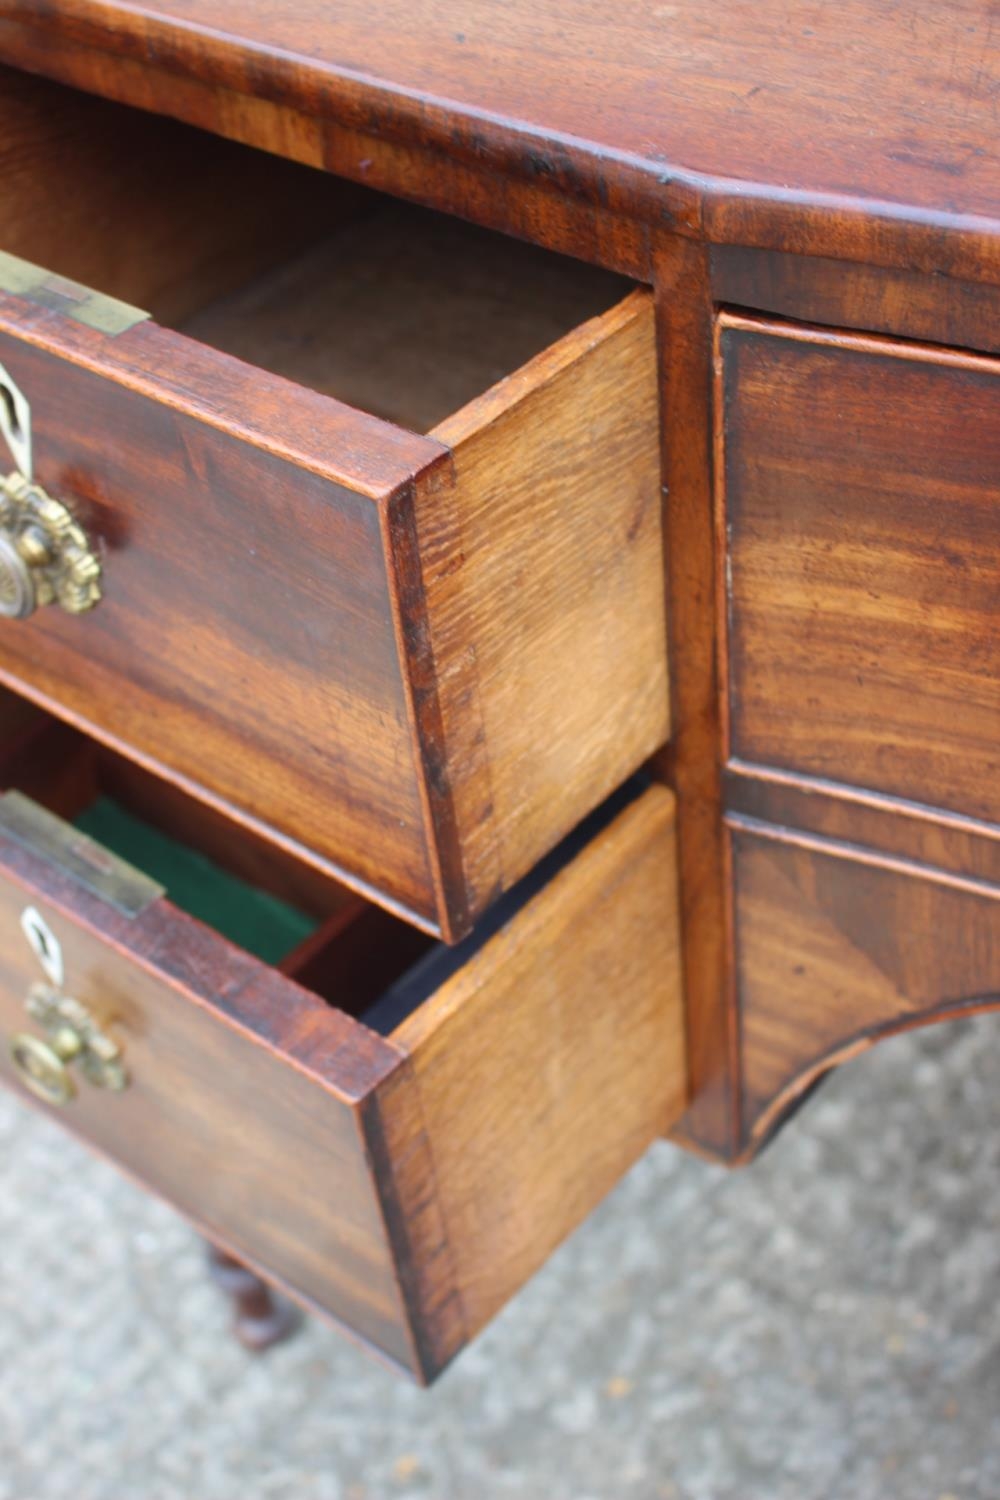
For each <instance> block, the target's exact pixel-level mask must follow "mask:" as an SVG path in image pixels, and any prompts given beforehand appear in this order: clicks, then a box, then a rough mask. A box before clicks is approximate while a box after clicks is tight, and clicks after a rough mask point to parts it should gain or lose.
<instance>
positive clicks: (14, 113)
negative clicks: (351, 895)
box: [0, 72, 668, 940]
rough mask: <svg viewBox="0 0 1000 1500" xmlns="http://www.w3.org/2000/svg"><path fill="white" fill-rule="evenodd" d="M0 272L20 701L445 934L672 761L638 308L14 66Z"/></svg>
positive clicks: (615, 293) (384, 204) (630, 299)
mask: <svg viewBox="0 0 1000 1500" xmlns="http://www.w3.org/2000/svg"><path fill="white" fill-rule="evenodd" d="M0 252H4V253H3V254H0V366H2V367H3V371H2V374H0V429H5V430H6V431H7V433H8V436H9V438H10V440H11V441H10V447H11V450H12V454H13V457H14V458H15V459H18V460H19V462H20V465H21V467H22V468H28V467H30V468H31V469H32V472H33V476H34V478H35V480H36V481H37V482H38V483H39V484H40V485H41V486H42V487H43V489H44V490H45V491H46V492H47V493H48V494H49V495H50V496H51V498H52V499H53V500H55V501H57V502H60V503H61V504H62V505H64V506H65V507H66V509H67V510H68V511H69V512H70V514H71V515H72V517H73V518H74V519H75V521H76V522H77V523H78V526H79V527H80V528H81V530H82V533H83V535H84V538H85V545H86V548H87V549H88V550H89V553H90V554H91V555H92V558H93V561H94V564H95V565H96V566H99V568H100V575H101V576H100V580H99V588H100V593H101V596H102V597H101V598H100V601H99V602H98V603H97V604H96V606H95V607H93V608H92V609H90V610H89V611H88V612H87V613H79V614H73V613H68V612H67V611H66V610H65V609H62V608H60V607H59V605H58V604H57V603H56V604H50V605H47V606H46V607H41V608H37V609H36V610H35V611H34V612H33V613H32V614H31V615H30V617H27V618H18V619H16V620H4V621H0V680H4V681H6V682H7V683H8V685H10V686H13V687H15V688H17V689H18V691H21V692H26V693H29V694H31V695H33V696H34V697H35V699H36V700H37V701H38V702H40V703H42V704H44V705H45V706H47V707H48V708H49V709H50V710H51V711H53V712H55V713H58V714H60V715H62V716H63V717H64V718H66V719H68V720H71V721H72V722H75V723H76V724H78V725H80V726H83V727H84V728H86V729H87V731H88V732H89V733H92V734H94V735H96V736H98V737H100V738H101V739H103V740H104V741H105V742H106V743H108V744H112V745H114V744H117V745H118V746H120V747H127V748H128V750H129V753H130V754H133V755H134V756H136V757H137V758H140V759H142V760H143V761H144V762H145V764H147V765H148V766H149V767H151V768H153V769H155V770H156V771H157V772H158V773H159V774H161V775H165V776H168V777H171V778H172V779H173V780H174V781H175V782H177V783H178V784H180V785H183V786H185V787H186V788H187V789H188V790H190V791H191V792H193V793H194V794H195V795H197V796H199V797H200V798H202V799H203V800H205V801H206V802H211V803H213V804H214V805H215V806H217V807H218V808H220V809H222V810H224V811H226V812H227V813H228V814H230V815H232V816H236V817H238V818H240V819H241V820H242V821H243V822H244V823H246V824H247V825H248V826H252V827H255V828H257V829H258V830H259V831H263V832H265V833H266V834H267V836H268V837H270V838H271V839H272V840H276V841H280V842H282V843H283V844H284V846H285V847H286V848H287V849H289V850H292V851H293V852H295V853H296V855H297V857H299V858H303V859H310V860H312V861H313V862H314V863H316V864H318V865H321V866H324V867H325V868H326V869H327V870H329V871H331V872H332V873H336V874H337V875H338V876H339V877H340V878H342V879H345V880H347V881H348V882H349V883H351V884H352V885H353V886H354V887H355V888H356V889H361V890H364V891H367V892H368V893H370V894H372V895H373V896H374V897H375V898H376V899H377V900H379V901H381V902H383V903H384V904H386V905H389V906H393V907H395V908H396V909H398V910H400V911H403V912H405V913H406V915H407V917H408V918H409V920H411V921H413V922H415V923H417V924H419V925H423V926H424V927H426V928H427V929H428V930H431V931H434V932H439V933H441V934H443V935H444V936H445V937H446V938H447V939H449V940H453V939H455V938H457V937H458V936H460V935H461V934H462V933H463V932H464V931H466V930H468V928H469V927H470V926H471V924H472V922H473V920H474V919H475V917H476V916H477V915H478V914H479V913H480V912H481V911H483V910H484V909H485V908H486V907H487V905H488V904H489V903H490V902H491V901H492V900H493V899H495V897H496V896H497V895H498V894H499V893H500V892H502V891H504V890H506V889H508V888H510V887H511V886H512V885H513V884H514V883H515V882H516V881H517V880H518V879H519V878H520V877H521V876H522V875H524V874H525V873H526V872H527V871H528V870H530V869H531V867H532V866H533V865H534V863H535V862H536V861H537V860H538V859H539V858H540V857H541V856H542V855H543V854H544V853H545V852H546V851H547V850H548V849H550V848H552V847H553V846H554V845H555V844H556V843H557V842H558V841H559V839H561V838H562V837H563V835H564V834H566V833H567V832H568V830H569V829H570V828H572V827H573V826H575V825H576V823H578V822H579V821H580V819H581V818H582V817H583V816H584V815H585V814H586V813H587V812H589V811H590V809H591V808H593V807H594V806H596V805H597V804H598V803H599V802H600V801H601V800H602V799H603V798H604V797H606V796H607V795H608V794H609V793H610V792H611V791H612V790H613V788H614V787H615V786H617V785H619V784H620V783H621V782H622V781H623V780H624V779H625V778H626V777H627V776H628V775H630V774H631V773H632V772H633V771H634V770H635V769H636V768H637V767H638V766H639V765H640V764H641V763H642V761H643V760H644V759H645V758H646V757H648V756H649V755H650V754H651V753H652V752H653V751H654V750H655V749H656V748H657V747H658V746H659V745H661V744H662V743H663V742H664V740H665V739H666V738H667V735H668V719H667V714H668V708H667V704H668V694H667V684H666V637H665V623H664V607H663V585H662V571H663V568H662V554H661V545H662V543H661V518H660V482H659V458H658V436H657V430H658V424H657V392H656V373H655V347H654V334H653V313H652V299H651V296H650V294H649V293H648V292H647V291H645V290H635V289H631V288H630V286H629V284H628V283H626V282H623V281H622V280H621V279H620V278H618V277H615V276H612V275H610V274H608V273H605V272H602V271H598V270H595V269H594V268H592V267H588V266H585V265H582V264H578V263H576V262H573V261H569V260H566V259H564V258H561V257H558V256H554V255H551V254H548V253H546V252H543V251H540V250H538V249H536V248H534V247H531V246H527V245H521V244H518V243H515V242H512V241H508V240H505V239H503V238H502V237H499V236H496V235H492V234H488V233H485V232H481V231H479V230H477V229H474V228H472V227H470V226H468V225H462V224H460V223H457V222H453V221H451V220H447V219H442V218H441V217H440V216H436V215H433V214H428V213H426V212H424V211H422V210H419V209H416V208H412V207H408V206H406V205H403V204H396V203H391V202H388V201H387V200H384V199H380V198H378V197H377V196H376V195H374V194H371V193H368V192H365V191H364V190H362V189H359V188H356V187H354V186H352V185H350V184H347V183H343V182H340V181H338V180H336V179H334V178H332V177H330V176H328V175H326V174H323V173H318V172H315V171H312V170H310V169H308V168H304V167H299V166H295V165H293V164H291V163H288V162H283V161H280V160H278V159H276V158H272V157H268V156H264V155H262V154H259V153H255V152H253V151H251V150H249V149H247V148H245V147H241V146H237V145H234V144H233V143H231V142H227V141H223V140H219V139H217V138H215V137H211V136H202V135H200V134H199V133H198V132H196V131H193V130H191V129H190V128H188V127H184V126H180V125H177V124H175V123H174V122H171V121H168V120H164V119H160V118H158V117H155V116H150V115H144V114H142V113H138V112H133V111H130V110H128V109H126V108H125V107H124V106H118V105H114V104H110V103H107V102H106V101H103V100H97V99H93V98H89V97H87V96H84V95H80V94H77V93H75V92H74V91H72V90H68V89H64V88H62V87H60V86H58V85H55V84H50V83H47V82H43V81H42V80H39V79H35V78H30V77H27V76H25V75H19V74H16V73H6V72H5V73H4V74H3V75H2V88H0ZM67 278H70V279H67ZM86 288H95V289H96V290H95V291H90V290H87V289H86ZM112 299H117V300H112ZM137 307H138V308H141V309H145V310H146V311H145V312H143V311H138V310H137ZM148 313H151V314H152V316H149V315H147V314H148ZM5 391H6V394H5ZM29 429H30V431H29ZM29 448H30V454H29ZM2 450H3V445H2V443H0V453H2ZM3 456H4V458H6V455H5V454H4V455H3ZM2 472H3V468H2V467H0V475H2ZM19 504H20V505H21V509H20V510H16V511H14V512H12V515H13V516H14V520H13V521H10V520H9V521H8V523H7V524H8V530H9V529H10V527H11V526H16V525H20V524H21V522H20V521H18V519H17V518H18V517H21V518H30V516H29V511H28V510H27V509H26V508H25V507H26V505H27V501H24V500H23V499H22V501H20V502H19ZM24 524H25V525H27V520H26V519H25V520H24ZM14 540H15V541H16V542H17V544H18V546H21V545H22V544H21V540H20V539H19V537H15V538H14ZM29 540H30V539H29ZM2 542H3V538H2V537H0V543H2ZM8 542H9V537H8ZM32 545H34V544H32ZM15 550H16V549H15ZM22 550H23V548H22ZM29 550H30V547H29ZM48 555H51V549H50V554H48ZM18 567H23V568H24V569H27V563H26V562H24V559H23V558H22V561H21V563H20V564H19V563H18V562H17V559H16V558H13V557H12V556H11V555H10V547H9V545H6V544H4V545H3V546H2V547H0V608H3V607H6V608H7V609H8V611H12V610H14V609H15V608H16V607H17V606H18V605H19V601H22V599H23V597H25V595H26V593H28V592H30V590H29V589H28V586H27V585H26V584H25V583H24V580H21V582H20V583H18V580H17V579H16V578H14V577H13V572H16V570H17V568H18ZM12 570H13V572H12ZM28 571H29V572H30V571H31V570H30V569H29V570H28ZM32 576H33V577H35V576H37V574H36V573H33V574H32ZM74 576H75V575H74ZM29 581H30V580H29ZM94 592H95V594H96V590H95V591H94ZM75 597H76V596H75V595H74V598H75ZM5 601H6V605H5ZM88 602H89V596H88ZM29 604H30V599H29Z"/></svg>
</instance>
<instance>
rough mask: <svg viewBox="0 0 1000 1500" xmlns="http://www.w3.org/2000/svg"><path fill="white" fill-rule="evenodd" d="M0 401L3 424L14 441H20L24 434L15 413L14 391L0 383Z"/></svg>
mask: <svg viewBox="0 0 1000 1500" xmlns="http://www.w3.org/2000/svg"><path fill="white" fill-rule="evenodd" d="M0 401H2V402H3V417H4V426H5V427H6V429H7V431H8V432H9V433H10V435H11V437H12V438H14V440H15V441H16V442H18V443H19V442H20V441H21V439H22V438H23V436H24V433H23V432H22V431H21V423H20V421H19V419H18V415H17V407H16V406H15V404H14V393H13V391H12V390H11V389H10V387H9V386H6V385H0Z"/></svg>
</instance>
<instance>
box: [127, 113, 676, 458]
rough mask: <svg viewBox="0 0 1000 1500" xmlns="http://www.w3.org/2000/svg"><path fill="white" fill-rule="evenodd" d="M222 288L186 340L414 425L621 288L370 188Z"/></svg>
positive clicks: (491, 381)
mask: <svg viewBox="0 0 1000 1500" xmlns="http://www.w3.org/2000/svg"><path fill="white" fill-rule="evenodd" d="M140 118H141V117H140ZM318 180H319V181H320V182H328V181H330V180H331V179H329V178H326V177H321V178H319V179H318ZM232 285H233V287H234V288H235V290H233V291H231V292H230V293H229V295H227V296H224V297H221V298H220V299H219V300H218V301H216V302H213V303H208V304H207V305H205V306H203V307H202V308H201V310H200V311H199V312H198V313H197V314H196V315H195V316H194V317H193V318H190V319H188V320H187V321H186V322H185V323H184V325H183V329H184V332H185V333H186V334H188V335H189V337H191V338H195V339H197V340H198V341H199V342H200V343H204V344H210V345H211V346H212V347H213V348H215V349H222V350H224V351H225V352H226V353H227V354H235V355H236V356H237V358H239V359H243V360H246V361H247V363H249V364H252V365H255V366H257V367H259V368H261V369H265V370H271V371H273V372H274V373H275V374H278V375H283V376H285V378H286V379H288V380H294V381H295V382H296V384H297V385H302V386H306V387H308V389H310V390H314V391H322V392H323V393H324V394H326V395H329V396H334V397H336V399H337V400H338V401H344V402H346V403H347V404H348V405H349V406H352V407H357V408H359V409H360V410H361V411H365V412H370V413H372V414H373V415H374V416H377V417H382V418H384V419H385V420H386V421H389V422H394V423H397V424H398V425H399V426H401V427H406V428H408V429H409V430H410V431H411V432H427V431H428V430H429V429H431V428H433V427H434V426H435V425H436V424H437V423H445V422H446V421H447V419H448V418H450V417H452V416H453V414H454V413H456V412H458V411H459V410H460V409H461V408H463V407H465V406H466V405H467V404H468V403H470V402H474V401H475V400H476V399H477V398H479V397H481V396H482V394H483V392H485V391H487V390H489V389H490V388H491V387H493V386H495V385H497V383H498V382H500V381H502V380H504V379H506V377H507V376H509V375H512V374H514V372H515V371H517V370H519V369H520V367H521V366H523V365H526V364H527V363H528V362H529V360H531V359H533V358H535V356H537V355H539V354H541V353H542V352H543V351H544V350H545V349H546V348H547V347H548V346H549V345H551V344H555V343H557V342H558V341H559V340H560V339H562V338H563V337H565V336H566V335H567V334H568V333H570V332H571V331H572V330H573V329H574V328H576V327H577V326H578V325H579V324H582V323H586V322H587V321H588V319H590V318H592V317H595V316H597V315H598V314H600V313H604V312H607V311H608V310H609V309H610V308H611V307H613V306H614V304H615V303H616V302H618V301H620V300H621V299H622V298H623V297H624V296H625V295H626V294H627V293H628V291H629V289H630V288H629V284H628V282H626V281H624V280H622V279H620V278H618V277H615V276H610V275H608V274H607V272H605V271H600V270H598V269H596V268H594V267H586V266H579V265H576V264H573V263H569V262H567V261H566V260H564V259H562V258H561V257H558V256H554V255H550V254H548V253H547V252H546V251H544V250H539V249H538V248H536V247H535V246H531V245H522V244H518V243H517V242H516V241H515V242H512V241H510V240H508V239H506V238H503V237H501V236H499V235H495V234H489V233H486V232H484V231H483V230H480V229H477V228H475V227H474V226H472V225H469V224H463V223H461V222H459V221H458V220H455V219H449V218H445V217H444V216H442V215H441V214H431V213H422V212H420V211H419V210H415V209H413V208H412V207H410V206H409V205H405V204H398V203H396V204H394V203H391V202H389V201H388V200H385V199H382V198H376V197H375V196H374V195H369V197H368V199H366V206H365V211H364V212H363V213H360V214H359V215H358V216H357V217H356V218H355V219H354V220H353V221H351V222H350V223H345V224H343V225H342V226H341V227H340V228H338V229H337V230H336V231H335V232H334V233H331V234H329V235H326V236H323V237H322V238H319V239H318V240H317V241H316V242H315V243H314V244H312V245H311V246H310V247H309V249H308V250H306V251H305V252H304V253H303V254H300V255H296V256H293V257H290V258H289V259H288V260H286V261H285V262H284V263H283V264H282V265H280V266H278V267H277V268H275V269H274V270H273V271H272V272H271V273H270V274H269V275H265V276H260V277H255V278H254V279H253V280H249V279H247V280H241V279H238V278H237V277H235V276H234V278H233V282H232ZM653 383H654V384H655V373H654V375H653ZM644 399H645V401H646V404H647V408H648V405H649V402H650V401H651V399H652V397H651V396H645V393H644ZM653 433H654V436H655V424H654V427H653ZM442 441H446V439H444V438H442Z"/></svg>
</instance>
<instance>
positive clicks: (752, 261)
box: [710, 245, 1000, 354]
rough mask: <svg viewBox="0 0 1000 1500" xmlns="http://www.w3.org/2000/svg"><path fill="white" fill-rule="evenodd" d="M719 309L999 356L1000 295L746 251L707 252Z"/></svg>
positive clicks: (973, 285)
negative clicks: (737, 309)
mask: <svg viewBox="0 0 1000 1500" xmlns="http://www.w3.org/2000/svg"><path fill="white" fill-rule="evenodd" d="M710 255H711V267H712V295H713V297H714V298H715V301H716V302H719V303H730V304H734V305H735V306H736V307H743V308H751V309H753V310H754V311H756V312H770V313H777V314H778V315H779V316H780V317H783V318H795V319H797V320H798V321H799V322H803V323H823V324H826V325H828V326H829V327H831V328H856V329H859V330H863V331H864V332H866V333H889V334H894V335H896V336H897V337H899V338H907V339H924V340H927V341H928V342H930V343H936V344H948V345H951V346H953V347H955V348H959V349H963V348H964V349H977V350H979V351H980V352H981V353H984V354H1000V287H998V286H989V285H986V284H984V283H983V282H977V281H961V280H958V279H956V278H955V277H952V276H928V275H927V274H926V272H922V271H916V270H911V269H905V270H900V269H898V268H896V269H894V268H887V267H885V266H879V265H874V266H872V265H863V264H860V263H858V262H856V261H846V260H833V259H831V258H830V257H828V256H826V257H824V256H806V255H789V254H785V253H782V252H781V251H777V250H757V249H753V248H749V247H747V246H743V245H715V246H713V247H712V249H711V252H710Z"/></svg>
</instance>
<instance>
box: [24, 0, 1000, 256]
mask: <svg viewBox="0 0 1000 1500" xmlns="http://www.w3.org/2000/svg"><path fill="white" fill-rule="evenodd" d="M998 20H1000V7H998V5H997V4H996V0H946V3H941V4H938V5H929V4H927V0H905V3H898V0H721V3H715V4H712V3H706V0H672V3H656V0H616V3H615V4H614V5H612V6H608V5H606V4H604V3H597V0H505V3H501V0H464V3H462V4H456V3H448V0H336V3H332V0H281V3H276V0H158V3H157V0H44V3H40V0H4V3H3V4H2V5H0V56H2V55H3V54H4V41H3V36H4V29H5V28H12V27H18V26H20V27H25V26H27V27H29V28H31V29H32V30H33V31H34V32H36V33H37V32H41V33H42V34H43V35H44V36H45V37H46V39H47V40H49V41H52V42H55V41H58V42H59V44H60V45H65V44H67V43H70V44H72V45H73V46H75V47H82V48H86V49H87V50H89V51H91V52H92V53H94V54H97V55H100V57H101V59H102V66H107V63H106V60H105V59H106V57H107V56H112V57H131V58H137V59H141V60H142V61H143V63H144V64H145V65H146V66H147V67H148V66H153V67H155V68H158V69H159V68H162V69H164V70H167V71H169V72H172V73H175V74H177V75H180V76H184V77H190V78H196V79H198V80H201V81H204V82H209V83H212V84H216V85H219V86H222V87H225V88H227V89H229V90H234V91H236V92H237V93H250V94H254V95H258V96H263V97H265V98H271V99H273V100H276V101H281V102H283V103H285V104H288V105H291V106H293V107H295V108H297V109H301V110H303V111H304V112H306V113H308V114H310V115H318V116H321V117H325V118H329V119H334V120H341V121H344V122H345V123H349V124H351V125H354V126H361V127H363V128H366V129H370V130H373V131H374V133H376V134H389V135H395V136H400V135H402V136H406V137H413V136H415V137H417V138H419V139H420V140H421V141H422V142H425V143H431V144H436V145H440V146H442V147H443V148H444V149H445V150H447V151H448V152H449V153H450V154H452V155H455V154H458V155H465V156H471V157H473V158H474V159H475V160H476V161H478V162H486V163H489V164H490V165H491V166H499V167H501V168H502V170H504V171H505V172H510V173H517V174H519V175H522V176H523V175H529V176H531V177H534V178H539V177H541V178H544V179H549V180H551V182H552V184H553V185H554V186H555V187H556V188H557V189H559V190H562V191H566V192H570V193H573V194H576V195H578V196H583V197H586V198H589V199H592V200H594V199H596V200H597V201H599V202H601V203H605V204H607V205H608V207H609V209H610V210H612V211H614V210H618V211H622V212H626V213H629V214H632V215H637V216H640V217H643V218H647V219H653V220H654V221H655V222H658V223H661V224H662V223H664V222H665V223H667V224H668V225H672V226H674V227H677V228H680V229H681V230H682V231H683V232H687V233H690V234H694V235H698V236H699V237H700V236H704V237H707V238H710V239H712V240H714V241H717V242H720V243H737V244H758V245H765V246H771V247H779V248H785V249H792V250H799V251H804V252H806V253H811V254H829V255H838V256H843V257H846V258H856V259H865V260H869V261H874V262H881V263H884V264H896V265H909V266H918V267H920V268H922V269H933V270H941V271H945V272H946V273H949V274H955V275H961V276H963V277H967V278H969V279H976V280H988V281H997V280H1000V146H998V142H1000V131H998V108H1000V29H998V25H997V23H998ZM95 76H96V75H95Z"/></svg>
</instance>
